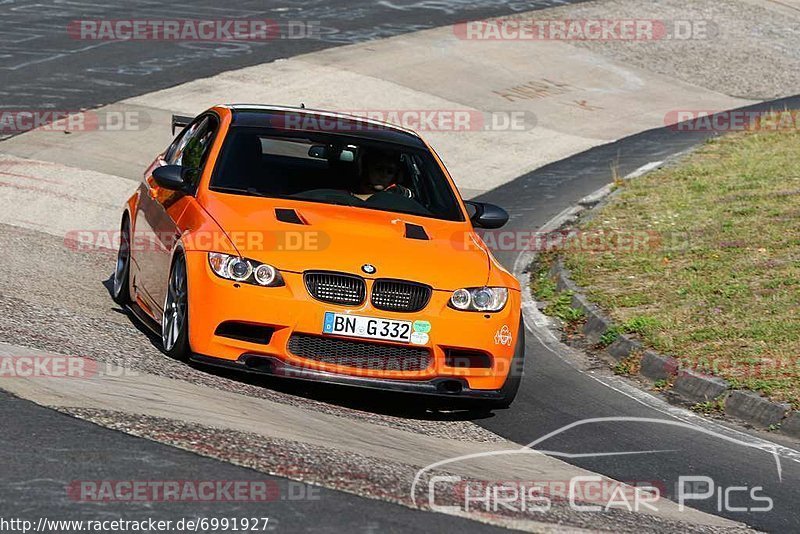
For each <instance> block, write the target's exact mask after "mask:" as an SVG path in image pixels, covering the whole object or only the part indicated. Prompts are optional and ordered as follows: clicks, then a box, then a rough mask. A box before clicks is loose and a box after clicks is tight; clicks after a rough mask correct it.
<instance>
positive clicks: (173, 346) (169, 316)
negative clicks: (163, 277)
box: [161, 253, 190, 360]
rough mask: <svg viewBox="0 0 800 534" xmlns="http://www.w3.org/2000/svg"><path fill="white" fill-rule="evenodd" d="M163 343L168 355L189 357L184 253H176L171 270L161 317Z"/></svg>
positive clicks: (187, 302)
mask: <svg viewBox="0 0 800 534" xmlns="http://www.w3.org/2000/svg"><path fill="white" fill-rule="evenodd" d="M161 343H162V345H163V347H164V352H165V353H166V354H167V355H168V356H171V357H172V358H176V359H179V360H186V359H188V358H189V354H190V349H189V291H188V279H187V276H186V257H185V256H184V255H183V254H182V253H177V254H176V255H175V259H173V260H172V268H171V269H170V272H169V283H168V285H167V296H166V298H165V299H164V314H163V315H162V317H161Z"/></svg>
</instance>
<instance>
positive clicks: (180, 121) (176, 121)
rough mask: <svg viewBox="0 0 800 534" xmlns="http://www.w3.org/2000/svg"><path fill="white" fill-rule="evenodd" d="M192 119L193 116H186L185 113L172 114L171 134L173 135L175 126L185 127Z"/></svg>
mask: <svg viewBox="0 0 800 534" xmlns="http://www.w3.org/2000/svg"><path fill="white" fill-rule="evenodd" d="M193 120H194V117H187V116H185V115H173V116H172V135H175V128H181V129H183V128H186V127H187V126H189V123H190V122H192V121H193Z"/></svg>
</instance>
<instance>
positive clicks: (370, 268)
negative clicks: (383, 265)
mask: <svg viewBox="0 0 800 534" xmlns="http://www.w3.org/2000/svg"><path fill="white" fill-rule="evenodd" d="M361 270H362V271H364V272H365V273H367V274H375V271H377V270H378V269H376V268H375V266H374V265H372V264H371V263H365V264H364V265H362V266H361Z"/></svg>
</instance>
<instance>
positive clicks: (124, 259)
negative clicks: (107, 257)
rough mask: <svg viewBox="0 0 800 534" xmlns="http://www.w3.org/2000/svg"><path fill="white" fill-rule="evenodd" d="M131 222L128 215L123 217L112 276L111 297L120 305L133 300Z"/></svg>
mask: <svg viewBox="0 0 800 534" xmlns="http://www.w3.org/2000/svg"><path fill="white" fill-rule="evenodd" d="M130 274H131V224H130V221H129V220H128V216H127V215H126V216H125V218H124V219H122V230H121V231H120V237H119V250H118V251H117V264H116V266H115V267H114V276H113V277H112V282H113V286H112V288H111V298H112V299H114V302H116V303H117V304H119V305H120V306H125V305H126V304H129V303H130V302H131V286H130Z"/></svg>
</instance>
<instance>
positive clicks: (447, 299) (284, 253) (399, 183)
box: [112, 105, 525, 409]
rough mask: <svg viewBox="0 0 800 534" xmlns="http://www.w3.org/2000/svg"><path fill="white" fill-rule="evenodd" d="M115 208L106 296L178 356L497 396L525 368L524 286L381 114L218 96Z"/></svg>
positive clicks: (353, 382)
mask: <svg viewBox="0 0 800 534" xmlns="http://www.w3.org/2000/svg"><path fill="white" fill-rule="evenodd" d="M176 127H182V130H181V132H180V133H179V134H178V135H177V136H176V137H175V139H174V140H173V142H172V143H171V144H170V145H169V146H168V147H167V148H166V150H164V152H163V153H161V154H159V155H158V156H157V157H156V158H155V160H154V161H153V162H152V163H151V164H150V166H149V167H148V168H147V170H146V171H145V173H144V178H143V180H142V182H141V184H140V185H139V187H138V189H137V191H136V192H135V193H134V194H133V195H132V196H131V197H130V199H129V200H128V201H127V203H126V204H125V207H124V212H123V214H122V221H121V226H120V240H119V241H120V245H119V252H118V255H117V262H116V267H115V270H114V274H113V288H112V296H113V299H114V300H115V301H116V302H117V303H118V304H120V305H122V306H126V307H128V308H130V310H131V311H132V312H133V313H134V314H135V315H136V317H138V318H139V319H140V320H141V321H142V322H144V323H145V324H146V325H147V326H149V327H150V328H152V329H153V331H154V332H156V334H157V335H160V337H161V340H162V343H163V351H164V352H165V353H166V354H167V355H169V356H171V357H174V358H178V359H181V360H187V361H188V360H191V361H194V362H200V363H206V364H211V365H218V366H224V367H231V368H235V369H241V370H244V371H251V372H256V373H264V374H268V375H275V376H281V377H288V378H294V379H305V380H314V381H324V382H330V383H335V384H343V385H349V386H357V387H363V388H372V389H381V390H387V391H395V392H405V393H411V394H416V395H417V396H416V397H415V398H417V399H420V400H421V401H426V400H430V401H432V402H434V403H435V401H449V400H457V401H461V400H464V401H469V402H470V405H473V406H474V405H479V406H482V407H485V408H488V409H496V408H506V407H508V406H509V405H510V404H511V402H512V401H513V400H514V397H515V396H516V393H517V390H518V388H519V385H520V380H521V378H522V367H523V361H524V350H525V339H524V335H525V331H524V327H523V325H522V320H521V313H520V301H521V298H520V286H519V283H518V282H517V280H516V278H515V277H514V276H512V275H511V274H510V273H509V272H507V271H506V270H505V269H504V268H503V267H502V266H501V265H500V264H499V263H498V262H497V261H496V260H495V258H494V257H493V256H492V254H491V252H490V250H489V249H488V248H487V246H486V245H485V243H484V241H483V240H482V239H481V238H480V237H479V235H478V234H477V233H476V230H475V228H483V229H496V228H500V227H502V226H503V225H504V224H505V223H506V222H507V220H508V214H507V213H506V212H505V211H504V210H503V209H502V208H499V207H497V206H493V205H490V204H486V203H480V202H470V201H466V202H465V201H463V200H462V199H461V197H460V195H459V193H458V190H457V189H456V186H455V184H454V182H453V179H452V178H451V176H450V175H449V173H448V172H447V170H446V169H445V167H444V165H443V163H442V161H441V160H440V158H439V157H438V156H437V154H436V153H435V151H434V150H433V149H432V148H431V147H430V146H429V145H428V144H427V143H426V142H425V141H424V140H423V139H422V138H421V137H420V136H419V135H417V134H416V133H414V132H412V131H410V130H407V129H404V128H401V127H397V126H392V125H390V124H387V123H383V122H378V121H374V120H369V119H365V118H363V117H358V116H351V115H346V114H338V113H330V112H325V111H319V110H310V109H306V108H305V107H301V108H293V107H278V106H260V105H220V106H215V107H213V108H211V109H209V110H207V111H205V112H204V113H201V114H200V115H198V116H197V117H180V116H173V133H174V131H175V129H176Z"/></svg>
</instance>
